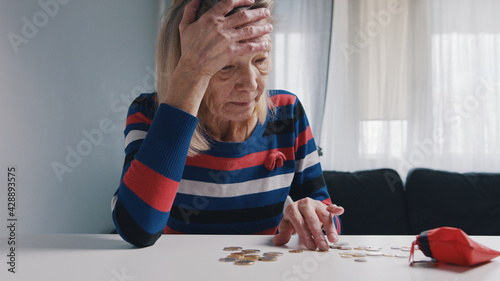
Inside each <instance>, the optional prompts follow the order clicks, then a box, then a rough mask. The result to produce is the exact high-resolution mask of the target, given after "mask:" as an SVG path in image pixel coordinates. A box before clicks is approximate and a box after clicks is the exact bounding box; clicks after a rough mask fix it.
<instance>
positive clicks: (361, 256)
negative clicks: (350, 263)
mask: <svg viewBox="0 0 500 281" xmlns="http://www.w3.org/2000/svg"><path fill="white" fill-rule="evenodd" d="M352 256H353V257H355V258H364V257H366V254H363V253H354V254H352Z"/></svg>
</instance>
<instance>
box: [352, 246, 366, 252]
mask: <svg viewBox="0 0 500 281" xmlns="http://www.w3.org/2000/svg"><path fill="white" fill-rule="evenodd" d="M354 250H358V251H364V250H365V247H356V248H354Z"/></svg>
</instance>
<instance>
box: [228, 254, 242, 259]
mask: <svg viewBox="0 0 500 281" xmlns="http://www.w3.org/2000/svg"><path fill="white" fill-rule="evenodd" d="M227 257H228V258H235V259H242V258H244V257H245V255H244V254H230V255H228V256H227Z"/></svg>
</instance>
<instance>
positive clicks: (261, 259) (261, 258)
mask: <svg viewBox="0 0 500 281" xmlns="http://www.w3.org/2000/svg"><path fill="white" fill-rule="evenodd" d="M277 260H278V258H277V257H268V256H265V257H260V258H259V261H277Z"/></svg>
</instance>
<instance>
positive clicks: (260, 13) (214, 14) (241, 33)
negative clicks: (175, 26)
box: [179, 0, 273, 77]
mask: <svg viewBox="0 0 500 281" xmlns="http://www.w3.org/2000/svg"><path fill="white" fill-rule="evenodd" d="M252 3H253V1H252V0H222V1H220V2H218V3H217V4H216V5H215V6H214V7H212V8H211V9H210V10H208V11H207V12H206V13H205V14H203V15H202V16H201V17H200V18H199V19H198V20H196V11H197V9H198V7H199V4H200V0H193V1H191V2H190V3H189V4H188V5H186V8H185V10H184V15H183V18H182V21H181V23H180V25H179V31H180V33H181V49H182V56H181V61H180V64H183V65H182V66H183V67H186V69H187V70H190V71H195V73H196V71H198V72H199V73H200V74H201V75H207V76H209V77H211V76H213V75H214V74H215V73H216V72H217V71H219V70H220V69H222V68H223V67H224V66H225V65H226V64H227V63H229V62H230V61H231V60H232V59H233V58H234V57H237V56H241V55H244V54H247V53H253V52H261V51H266V50H268V49H269V47H270V38H269V36H265V35H267V34H269V33H270V32H271V31H272V28H273V27H272V25H271V24H270V23H269V22H268V21H267V20H266V19H267V18H268V17H269V16H270V11H269V10H268V9H265V8H259V9H252V10H243V11H240V12H237V13H235V14H232V15H230V16H227V17H226V15H227V14H228V13H229V12H230V11H231V10H233V9H234V8H235V7H241V6H249V5H251V4H252Z"/></svg>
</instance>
